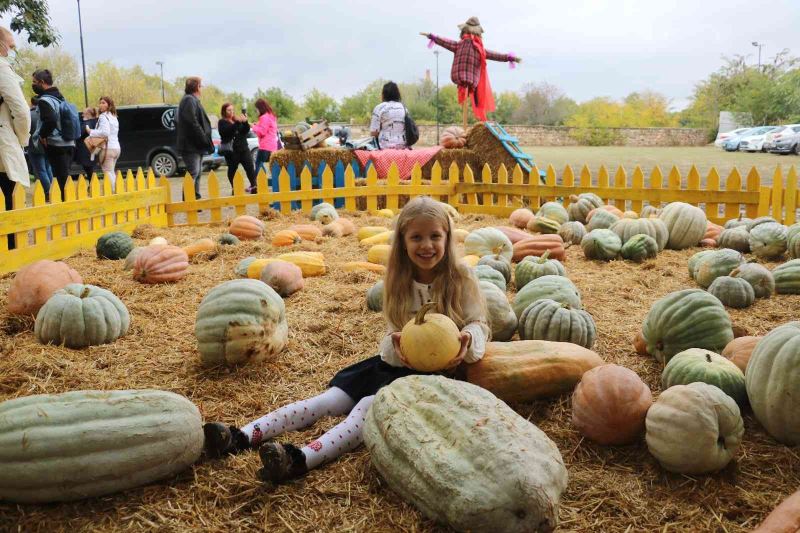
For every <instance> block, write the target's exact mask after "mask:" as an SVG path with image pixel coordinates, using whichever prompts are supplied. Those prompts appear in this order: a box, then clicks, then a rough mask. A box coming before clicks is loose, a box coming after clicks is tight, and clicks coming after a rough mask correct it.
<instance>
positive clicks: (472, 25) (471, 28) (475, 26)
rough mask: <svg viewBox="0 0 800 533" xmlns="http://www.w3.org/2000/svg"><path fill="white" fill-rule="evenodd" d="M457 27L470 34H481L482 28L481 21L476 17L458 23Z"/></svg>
mask: <svg viewBox="0 0 800 533" xmlns="http://www.w3.org/2000/svg"><path fill="white" fill-rule="evenodd" d="M458 29H459V30H461V32H462V33H471V34H472V35H478V36H480V35H482V34H483V28H482V27H481V22H480V21H479V20H478V17H470V18H468V19H467V21H466V22H465V23H464V24H459V25H458Z"/></svg>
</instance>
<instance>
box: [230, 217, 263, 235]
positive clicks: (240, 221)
mask: <svg viewBox="0 0 800 533" xmlns="http://www.w3.org/2000/svg"><path fill="white" fill-rule="evenodd" d="M265 227H266V226H265V225H264V223H263V222H262V221H260V220H259V219H257V218H256V217H251V216H250V215H241V216H238V217H236V218H234V219H233V220H232V221H231V225H230V226H229V227H228V233H230V234H231V235H236V236H237V237H239V238H240V239H245V240H253V239H260V238H261V237H262V236H263V235H264V228H265Z"/></svg>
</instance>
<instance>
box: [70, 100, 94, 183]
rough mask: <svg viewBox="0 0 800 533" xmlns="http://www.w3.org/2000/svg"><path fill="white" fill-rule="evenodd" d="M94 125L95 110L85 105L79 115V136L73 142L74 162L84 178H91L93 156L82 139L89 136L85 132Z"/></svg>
mask: <svg viewBox="0 0 800 533" xmlns="http://www.w3.org/2000/svg"><path fill="white" fill-rule="evenodd" d="M96 127H97V110H96V109H95V108H93V107H87V108H86V109H84V110H83V114H82V115H81V137H80V139H78V142H76V143H75V162H76V163H78V164H79V165H80V166H81V168H82V169H83V175H84V176H86V179H91V177H92V174H93V173H94V158H92V156H91V154H90V153H89V149H88V148H87V147H86V144H85V143H84V141H85V140H86V137H88V136H89V134H88V133H87V132H88V131H89V130H91V129H93V128H96Z"/></svg>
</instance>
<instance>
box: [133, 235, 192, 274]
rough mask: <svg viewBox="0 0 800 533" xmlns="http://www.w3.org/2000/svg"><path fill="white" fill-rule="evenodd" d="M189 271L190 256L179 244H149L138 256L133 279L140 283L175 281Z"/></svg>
mask: <svg viewBox="0 0 800 533" xmlns="http://www.w3.org/2000/svg"><path fill="white" fill-rule="evenodd" d="M188 272H189V256H188V255H187V254H186V252H185V251H184V250H183V248H178V247H177V246H171V245H168V244H167V245H163V244H162V245H152V246H147V247H146V248H145V249H144V250H142V253H140V254H139V255H138V256H137V257H136V262H135V263H134V265H133V279H135V280H136V281H138V282H139V283H175V282H176V281H179V280H181V279H182V278H184V277H185V276H186V274H188Z"/></svg>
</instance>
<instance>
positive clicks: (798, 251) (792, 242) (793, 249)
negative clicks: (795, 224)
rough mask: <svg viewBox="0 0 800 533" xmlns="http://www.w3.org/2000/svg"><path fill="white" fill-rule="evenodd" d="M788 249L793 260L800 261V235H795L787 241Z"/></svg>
mask: <svg viewBox="0 0 800 533" xmlns="http://www.w3.org/2000/svg"><path fill="white" fill-rule="evenodd" d="M786 248H787V250H788V252H789V257H790V258H791V259H800V233H795V234H794V235H792V237H791V238H790V239H789V240H788V241H786Z"/></svg>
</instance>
